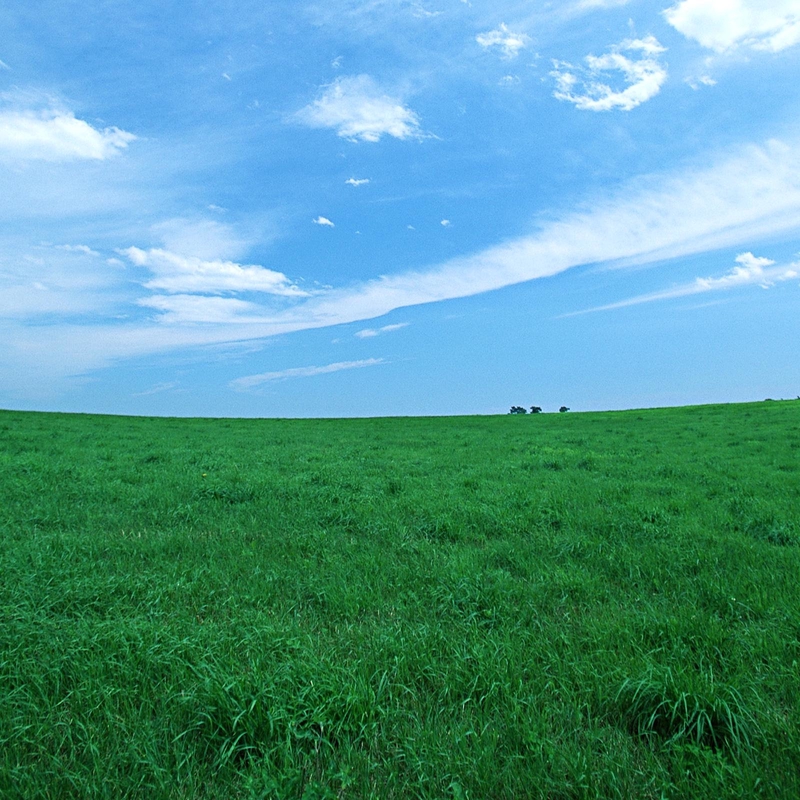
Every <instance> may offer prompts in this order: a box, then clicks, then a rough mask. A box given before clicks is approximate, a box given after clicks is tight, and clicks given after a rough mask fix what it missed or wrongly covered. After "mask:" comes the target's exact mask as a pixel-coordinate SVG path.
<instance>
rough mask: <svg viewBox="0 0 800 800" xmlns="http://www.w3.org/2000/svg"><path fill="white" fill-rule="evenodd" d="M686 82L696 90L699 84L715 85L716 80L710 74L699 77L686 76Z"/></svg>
mask: <svg viewBox="0 0 800 800" xmlns="http://www.w3.org/2000/svg"><path fill="white" fill-rule="evenodd" d="M686 83H688V84H689V86H690V87H691V88H692V89H694V90H695V91H697V90H698V89H699V88H700V87H701V86H716V85H717V82H716V81H715V80H714V79H713V78H712V77H711V76H710V75H701V76H700V77H699V78H686Z"/></svg>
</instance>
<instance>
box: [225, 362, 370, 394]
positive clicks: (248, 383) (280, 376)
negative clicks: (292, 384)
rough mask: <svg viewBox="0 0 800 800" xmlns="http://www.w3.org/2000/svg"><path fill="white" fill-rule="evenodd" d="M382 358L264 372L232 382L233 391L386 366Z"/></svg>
mask: <svg viewBox="0 0 800 800" xmlns="http://www.w3.org/2000/svg"><path fill="white" fill-rule="evenodd" d="M385 363H386V361H384V359H382V358H365V359H362V360H360V361H337V362H336V363H335V364H326V365H325V366H323V367H293V368H291V369H283V370H279V371H277V372H262V373H261V374H259V375H245V376H244V377H242V378H236V380H233V381H231V382H230V384H229V386H230V387H231V388H232V389H237V390H239V391H246V390H247V389H254V388H255V387H256V386H260V385H261V384H263V383H270V382H272V381H285V380H287V379H288V378H312V377H314V376H315V375H329V374H330V373H332V372H341V371H342V370H346V369H363V368H364V367H375V366H377V365H378V364H385Z"/></svg>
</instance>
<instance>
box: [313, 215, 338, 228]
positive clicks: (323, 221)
mask: <svg viewBox="0 0 800 800" xmlns="http://www.w3.org/2000/svg"><path fill="white" fill-rule="evenodd" d="M311 221H312V222H313V223H314V224H315V225H324V226H325V227H328V228H335V227H336V226H335V225H334V224H333V223H332V222H331V221H330V220H329V219H328V218H327V217H317V218H316V219H312V220H311Z"/></svg>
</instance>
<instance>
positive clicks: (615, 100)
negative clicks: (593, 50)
mask: <svg viewBox="0 0 800 800" xmlns="http://www.w3.org/2000/svg"><path fill="white" fill-rule="evenodd" d="M664 52H665V48H664V47H662V46H661V45H660V44H659V42H658V40H657V39H656V38H655V37H653V36H647V37H645V38H644V39H628V40H626V41H624V42H622V43H620V44H618V45H615V46H614V47H612V48H611V52H609V53H606V54H605V55H602V56H592V55H589V56H586V58H585V59H584V60H585V62H586V67H585V68H576V67H573V66H572V65H571V64H568V63H566V62H563V61H554V62H553V66H554V69H553V71H552V72H551V73H550V75H551V76H552V77H553V78H555V80H556V90H555V91H554V92H553V96H554V97H556V98H558V99H559V100H566V101H568V102H570V103H574V104H575V106H576V107H577V108H580V109H582V110H585V111H610V110H611V109H614V108H618V109H621V110H622V111H630V110H631V109H634V108H636V106H639V105H641V104H642V103H644V102H646V101H647V100H650V99H651V98H653V97H655V96H656V95H657V94H658V93H659V91H660V90H661V87H662V86H663V85H664V82H665V81H666V80H667V69H666V67H665V66H664V65H663V64H662V63H661V61H660V58H659V57H660V55H661V54H662V53H664ZM624 53H632V54H635V55H636V56H637V57H635V58H630V57H628V56H627V55H624ZM614 71H618V72H621V73H622V76H623V78H624V80H625V83H626V84H627V88H625V89H620V90H615V89H613V88H612V87H611V86H610V85H609V84H607V83H603V82H602V80H601V76H603V74H604V73H607V72H614Z"/></svg>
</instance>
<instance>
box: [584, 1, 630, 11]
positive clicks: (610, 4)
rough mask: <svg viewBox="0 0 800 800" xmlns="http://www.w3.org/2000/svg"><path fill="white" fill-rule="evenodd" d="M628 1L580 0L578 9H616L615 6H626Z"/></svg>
mask: <svg viewBox="0 0 800 800" xmlns="http://www.w3.org/2000/svg"><path fill="white" fill-rule="evenodd" d="M630 1H631V0H580V2H579V3H578V8H582V9H593V8H616V7H617V6H626V5H628V3H630Z"/></svg>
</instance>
